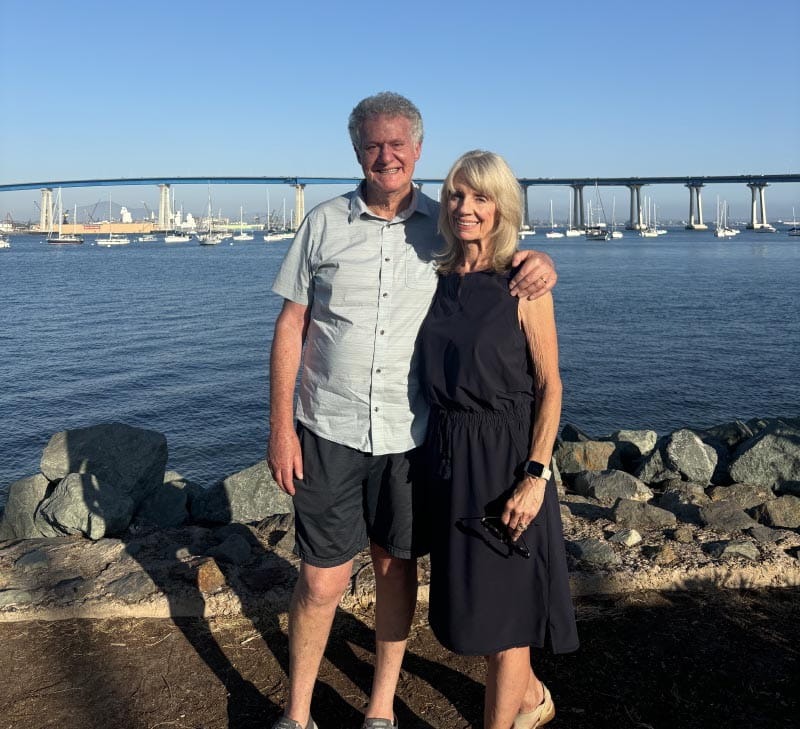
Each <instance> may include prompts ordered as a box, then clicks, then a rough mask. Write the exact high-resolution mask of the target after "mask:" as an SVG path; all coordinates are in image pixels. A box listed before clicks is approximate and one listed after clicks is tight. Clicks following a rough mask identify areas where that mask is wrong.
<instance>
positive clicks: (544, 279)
mask: <svg viewBox="0 0 800 729" xmlns="http://www.w3.org/2000/svg"><path fill="white" fill-rule="evenodd" d="M539 278H540V279H541V281H542V283H543V284H546V283H547V279H546V278H545V277H544V276H540V277H539Z"/></svg>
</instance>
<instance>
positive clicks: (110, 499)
mask: <svg viewBox="0 0 800 729" xmlns="http://www.w3.org/2000/svg"><path fill="white" fill-rule="evenodd" d="M132 515H133V502H132V501H131V499H130V498H129V497H128V496H127V495H126V494H125V493H121V492H118V491H117V489H116V488H115V487H114V486H112V485H111V484H104V483H101V482H100V481H99V479H98V478H97V477H96V476H95V475H94V474H89V473H70V474H67V476H66V477H65V478H63V479H62V480H61V481H60V482H59V484H58V485H57V486H56V487H55V489H54V490H53V493H52V494H51V495H50V496H48V497H47V498H45V499H44V501H42V503H41V504H40V506H39V509H38V510H37V512H36V516H35V523H36V525H37V527H38V528H39V529H40V531H44V530H45V527H46V526H49V527H51V528H52V529H54V530H55V531H56V532H57V533H58V534H59V535H64V534H81V535H82V536H84V537H88V538H89V539H101V538H102V537H104V536H106V535H116V534H121V533H122V532H123V531H124V530H125V528H126V527H127V526H128V523H129V522H130V519H131V516H132Z"/></svg>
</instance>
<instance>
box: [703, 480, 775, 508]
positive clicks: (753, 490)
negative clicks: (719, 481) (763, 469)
mask: <svg viewBox="0 0 800 729" xmlns="http://www.w3.org/2000/svg"><path fill="white" fill-rule="evenodd" d="M708 495H709V496H710V497H711V500H712V501H733V502H734V503H736V504H738V505H739V507H740V508H742V509H752V508H754V507H756V506H760V505H761V504H763V503H764V502H765V501H769V500H771V499H774V498H775V494H774V492H773V491H772V489H770V488H768V487H766V486H757V485H755V484H749V483H734V484H731V485H730V486H715V487H714V488H712V489H711V490H710V491H709V492H708Z"/></svg>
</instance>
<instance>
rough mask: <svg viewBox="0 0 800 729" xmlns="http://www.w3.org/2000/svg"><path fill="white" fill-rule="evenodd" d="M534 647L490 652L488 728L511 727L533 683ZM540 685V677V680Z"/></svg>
mask: <svg viewBox="0 0 800 729" xmlns="http://www.w3.org/2000/svg"><path fill="white" fill-rule="evenodd" d="M530 659H531V653H530V648H528V647H527V646H526V647H525V648H509V649H508V650H506V651H500V653H493V654H492V655H490V656H486V663H487V671H486V703H485V705H484V709H483V726H484V729H509V727H510V726H511V725H512V724H513V723H514V719H515V718H516V716H517V712H519V710H520V706H522V702H523V699H524V698H525V697H526V696H527V695H528V693H529V687H530V683H531V675H532V672H531V662H530ZM536 683H537V685H538V681H537V682H536Z"/></svg>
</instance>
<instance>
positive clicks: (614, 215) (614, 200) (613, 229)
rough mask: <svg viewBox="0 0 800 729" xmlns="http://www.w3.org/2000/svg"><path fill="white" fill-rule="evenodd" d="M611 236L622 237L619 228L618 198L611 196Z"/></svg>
mask: <svg viewBox="0 0 800 729" xmlns="http://www.w3.org/2000/svg"><path fill="white" fill-rule="evenodd" d="M611 237H612V238H622V237H623V234H622V231H621V230H617V198H616V197H612V198H611Z"/></svg>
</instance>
